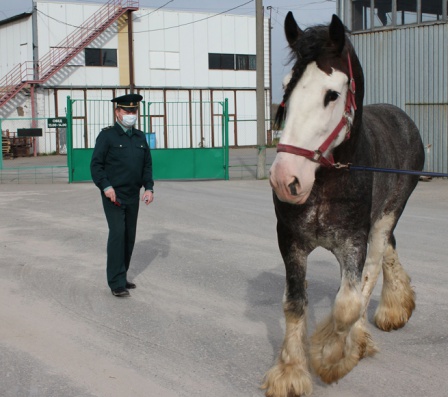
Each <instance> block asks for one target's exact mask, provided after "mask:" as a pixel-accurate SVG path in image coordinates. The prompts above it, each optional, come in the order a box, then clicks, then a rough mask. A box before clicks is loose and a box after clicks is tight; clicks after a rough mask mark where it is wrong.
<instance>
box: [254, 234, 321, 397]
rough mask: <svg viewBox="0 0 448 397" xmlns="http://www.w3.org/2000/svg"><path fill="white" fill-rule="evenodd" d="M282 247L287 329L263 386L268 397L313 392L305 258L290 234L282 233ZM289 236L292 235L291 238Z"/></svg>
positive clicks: (291, 395) (284, 306) (284, 305)
mask: <svg viewBox="0 0 448 397" xmlns="http://www.w3.org/2000/svg"><path fill="white" fill-rule="evenodd" d="M280 230H281V227H280V228H278V233H279V247H280V251H281V253H282V256H283V260H284V262H285V268H286V287H285V294H284V297H283V311H284V314H285V321H286V332H285V338H284V341H283V345H282V348H281V351H280V354H279V357H278V361H277V364H276V365H275V366H274V367H272V368H271V369H270V370H269V371H268V372H267V373H266V375H265V377H264V383H263V385H262V386H261V387H262V388H263V389H266V396H268V397H296V396H297V397H298V396H303V395H306V396H307V395H310V394H311V392H312V390H313V386H312V380H311V375H310V372H309V369H308V360H307V346H308V344H307V326H306V317H307V305H308V299H307V294H306V280H305V276H306V258H307V256H308V253H306V252H303V251H301V250H299V249H298V247H297V246H296V243H295V242H294V241H291V240H290V236H287V235H285V234H282V233H281V232H280ZM288 237H289V238H288Z"/></svg>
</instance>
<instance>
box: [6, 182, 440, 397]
mask: <svg viewBox="0 0 448 397" xmlns="http://www.w3.org/2000/svg"><path fill="white" fill-rule="evenodd" d="M155 189H156V193H155V201H154V203H153V204H151V205H150V206H149V207H144V206H142V207H141V209H140V216H139V226H138V234H137V243H136V247H135V252H134V256H133V262H132V264H131V270H130V276H131V277H130V279H132V280H133V281H134V282H135V283H137V286H138V288H137V289H136V290H133V291H132V292H131V294H132V297H131V298H129V299H119V298H116V297H113V296H112V295H111V293H110V291H109V289H108V287H107V284H106V277H105V244H106V239H107V226H106V221H105V218H104V215H103V210H102V207H101V203H100V197H99V192H98V191H97V189H96V188H95V187H94V185H93V184H90V183H87V184H73V185H65V184H53V185H51V184H48V185H46V184H36V185H31V184H26V185H25V184H6V185H0V220H1V222H0V269H1V278H0V302H1V304H0V396H3V397H25V396H33V397H90V396H99V397H121V396H135V397H140V396H144V397H147V396H150V397H175V396H176V397H177V396H179V397H210V396H213V397H251V396H263V392H262V391H260V390H259V389H258V386H259V385H260V383H261V380H262V377H263V374H264V372H265V371H266V370H268V369H269V368H270V366H271V365H272V364H273V363H274V362H275V360H276V354H277V352H278V351H279V349H280V346H281V343H282V340H283V332H284V320H283V313H282V308H281V300H282V294H283V288H284V268H283V263H282V260H281V257H280V254H279V251H278V247H277V242H276V234H275V222H276V221H275V215H274V211H273V205H272V199H271V191H270V188H269V184H268V182H267V181H266V180H262V181H256V180H232V181H207V182H157V183H156V187H155ZM447 197H448V181H442V180H433V181H431V182H422V183H420V184H419V185H418V187H417V190H416V192H415V193H414V195H413V196H412V197H411V199H410V201H409V204H408V206H407V208H406V210H405V212H404V215H403V217H402V220H401V223H400V224H399V226H398V229H397V233H396V237H397V242H398V252H399V254H400V257H401V260H402V262H403V264H404V265H405V267H406V269H407V270H408V272H409V273H410V275H411V277H412V284H413V285H414V286H415V290H416V293H417V309H416V311H415V312H414V315H413V316H412V318H411V320H410V322H409V324H408V325H407V326H406V327H405V328H403V329H402V330H399V331H394V332H390V333H384V332H382V331H379V330H378V329H376V328H375V327H374V326H373V325H372V324H370V330H371V332H372V336H373V338H374V340H375V342H376V343H377V345H378V347H379V349H380V352H379V353H378V354H377V355H376V356H375V357H373V358H368V359H365V360H363V361H362V362H360V364H359V365H358V366H357V367H356V368H355V369H354V370H353V371H352V372H351V373H350V374H348V375H347V376H346V377H345V378H343V379H342V380H340V381H339V382H338V384H336V385H332V386H327V385H324V384H322V383H321V382H319V381H318V380H317V379H314V380H315V384H314V393H313V396H315V397H361V396H362V397H386V396H387V397H403V396H422V397H441V396H446V395H447V392H446V391H447V390H448V376H447V375H448V373H447V368H448V336H447V334H448V288H447V285H448V268H447V263H446V262H447V256H448V245H447V242H446V236H447V213H448V200H447ZM307 278H308V286H309V287H308V291H309V297H310V307H309V329H310V332H311V331H312V330H313V329H314V327H315V325H316V322H317V321H319V320H320V319H322V318H323V317H324V316H325V315H326V314H327V313H328V312H329V311H330V305H331V303H332V300H333V298H334V296H335V295H336V292H337V290H338V286H339V269H338V266H337V262H336V259H335V258H334V257H333V256H332V255H331V254H329V253H327V252H326V251H323V250H317V251H315V252H314V253H313V254H312V255H311V257H310V259H309V264H308V276H307ZM379 287H380V285H378V286H377V288H376V289H375V291H374V294H373V298H372V302H371V305H370V309H369V317H370V318H371V317H372V316H373V312H374V310H375V307H376V305H377V304H378V300H379V293H380V288H379Z"/></svg>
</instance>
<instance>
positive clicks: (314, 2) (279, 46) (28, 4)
mask: <svg viewBox="0 0 448 397" xmlns="http://www.w3.org/2000/svg"><path fill="white" fill-rule="evenodd" d="M55 1H56V0H55ZM64 1H67V2H70V3H94V4H105V3H107V1H108V0H58V1H56V2H58V3H59V2H64ZM263 5H264V8H265V13H266V15H267V16H271V25H272V95H273V101H274V102H277V103H278V102H281V98H282V89H281V82H282V79H283V76H284V75H285V74H286V73H287V72H288V71H289V69H290V66H288V65H286V62H287V59H288V55H289V53H288V50H287V44H286V40H285V38H284V33H283V21H284V20H285V16H286V14H287V13H288V11H292V12H293V13H294V17H295V19H296V21H297V22H298V24H299V26H300V27H301V28H306V27H308V26H310V25H315V24H321V23H329V22H330V20H331V15H332V14H334V13H336V1H335V0H263ZM140 7H149V8H159V7H163V8H165V9H177V10H187V11H192V12H211V13H221V12H224V11H228V10H229V11H228V12H229V13H235V14H241V15H255V0H252V1H250V0H225V1H223V0H140ZM270 7H272V8H270ZM32 8H33V0H12V1H8V0H1V5H0V19H5V18H9V17H12V16H14V15H17V14H21V13H23V12H31V11H32Z"/></svg>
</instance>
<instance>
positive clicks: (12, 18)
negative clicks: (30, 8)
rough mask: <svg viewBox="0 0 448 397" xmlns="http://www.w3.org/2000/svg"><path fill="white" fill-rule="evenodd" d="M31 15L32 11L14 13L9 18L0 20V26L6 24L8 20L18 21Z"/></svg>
mask: <svg viewBox="0 0 448 397" xmlns="http://www.w3.org/2000/svg"><path fill="white" fill-rule="evenodd" d="M31 15H33V13H32V12H23V13H22V14H18V15H14V16H12V17H9V18H6V19H3V20H1V21H0V26H1V25H6V24H8V23H10V22H15V21H20V20H21V19H25V18H28V17H30V16H31Z"/></svg>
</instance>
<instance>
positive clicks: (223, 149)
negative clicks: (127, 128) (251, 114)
mask: <svg viewBox="0 0 448 397" xmlns="http://www.w3.org/2000/svg"><path fill="white" fill-rule="evenodd" d="M141 110H142V112H141V113H142V114H140V120H139V128H140V129H141V130H142V131H144V132H145V133H146V135H147V140H148V144H149V145H150V147H151V155H152V162H153V175H154V179H155V180H161V179H171V180H175V179H225V180H228V179H229V116H228V101H227V99H225V100H224V101H223V102H203V101H201V102H148V103H146V102H145V101H143V102H142V108H141ZM103 120H110V121H111V122H112V120H113V105H111V103H110V101H104V100H87V101H85V100H84V99H79V100H78V99H71V98H70V97H67V157H68V158H67V162H68V167H69V182H70V183H72V182H83V181H90V180H91V175H90V160H91V158H92V153H93V148H94V146H95V140H96V136H97V135H98V133H99V132H100V131H101V129H102V128H104V127H105V126H107V125H108V124H106V125H102V123H103V122H104V121H103Z"/></svg>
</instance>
